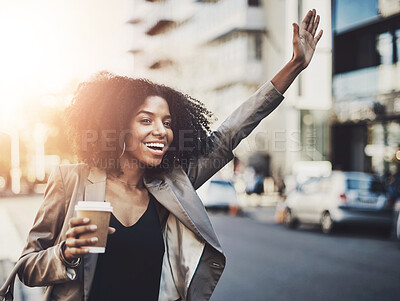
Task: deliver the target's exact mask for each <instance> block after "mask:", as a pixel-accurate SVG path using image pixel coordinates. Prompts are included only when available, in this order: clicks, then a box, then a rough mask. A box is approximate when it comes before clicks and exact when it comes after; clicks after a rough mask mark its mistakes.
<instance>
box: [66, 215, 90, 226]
mask: <svg viewBox="0 0 400 301" xmlns="http://www.w3.org/2000/svg"><path fill="white" fill-rule="evenodd" d="M89 222H90V219H88V218H87V217H73V218H71V219H70V220H69V227H70V228H73V227H76V226H80V225H87V224H89Z"/></svg>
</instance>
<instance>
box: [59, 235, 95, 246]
mask: <svg viewBox="0 0 400 301" xmlns="http://www.w3.org/2000/svg"><path fill="white" fill-rule="evenodd" d="M98 241H99V239H98V238H97V237H92V238H87V239H74V238H68V239H67V240H66V241H65V245H66V246H67V247H68V248H80V247H89V246H92V245H95V244H96V243H97V242H98Z"/></svg>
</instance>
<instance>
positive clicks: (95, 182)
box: [83, 167, 107, 301]
mask: <svg viewBox="0 0 400 301" xmlns="http://www.w3.org/2000/svg"><path fill="white" fill-rule="evenodd" d="M87 179H88V181H87V182H86V185H85V191H84V200H85V201H104V200H105V193H106V179H107V176H106V173H105V172H104V171H102V170H101V169H98V168H93V167H92V168H90V171H89V175H88V178H87ZM97 258H98V254H94V253H91V254H86V255H85V256H84V258H83V269H84V272H83V290H84V300H85V301H86V300H87V299H88V297H89V289H90V287H91V286H92V282H93V278H94V274H95V271H96V263H97Z"/></svg>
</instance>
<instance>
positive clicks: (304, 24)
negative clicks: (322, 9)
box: [301, 10, 313, 30]
mask: <svg viewBox="0 0 400 301" xmlns="http://www.w3.org/2000/svg"><path fill="white" fill-rule="evenodd" d="M312 17H313V11H312V10H309V11H308V13H307V14H306V16H305V17H304V19H303V21H302V22H301V28H302V29H304V30H307V29H308V26H309V24H310V22H311V18H312Z"/></svg>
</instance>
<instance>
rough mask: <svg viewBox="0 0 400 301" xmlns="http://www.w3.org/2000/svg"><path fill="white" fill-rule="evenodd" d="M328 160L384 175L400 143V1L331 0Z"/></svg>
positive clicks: (393, 164) (341, 166) (391, 170)
mask: <svg viewBox="0 0 400 301" xmlns="http://www.w3.org/2000/svg"><path fill="white" fill-rule="evenodd" d="M332 20H333V22H332V30H333V45H334V48H333V49H334V52H333V97H334V110H333V112H334V114H333V120H332V127H331V130H332V163H333V165H334V166H335V167H336V168H337V169H343V170H354V171H365V172H374V173H378V174H382V175H383V174H390V173H392V174H393V173H394V172H395V170H396V165H397V163H398V159H397V160H396V153H397V154H398V147H399V144H400V81H399V80H400V65H399V64H400V63H399V60H400V4H399V1H394V0H382V1H381V0H379V1H378V0H362V1H361V0H359V1H355V0H352V1H348V0H347V1H345V0H335V1H333V2H332Z"/></svg>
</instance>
